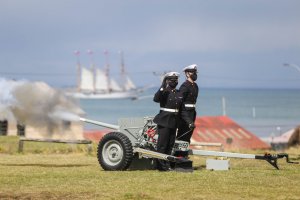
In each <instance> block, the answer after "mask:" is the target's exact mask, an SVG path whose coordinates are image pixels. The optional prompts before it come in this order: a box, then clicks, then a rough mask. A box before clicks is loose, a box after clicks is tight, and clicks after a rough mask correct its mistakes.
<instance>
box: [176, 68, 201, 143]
mask: <svg viewBox="0 0 300 200" xmlns="http://www.w3.org/2000/svg"><path fill="white" fill-rule="evenodd" d="M183 71H184V73H185V76H186V81H185V82H184V83H182V85H181V86H180V88H179V91H180V93H181V95H182V97H183V103H182V107H181V112H180V122H179V127H178V132H177V139H178V140H182V141H186V142H188V143H190V142H191V137H192V134H193V131H194V129H195V120H196V114H197V113H196V102H197V97H198V90H199V89H198V85H197V83H196V82H195V81H196V80H197V65H196V64H192V65H189V66H187V67H185V68H184V69H183Z"/></svg>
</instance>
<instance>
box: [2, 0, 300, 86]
mask: <svg viewBox="0 0 300 200" xmlns="http://www.w3.org/2000/svg"><path fill="white" fill-rule="evenodd" d="M299 10H300V1H299V0H206V1H204V0H151V1H150V0H118V1H117V0H106V1H104V0H89V1H83V0H51V1H50V0H48V1H46V0H0V76H1V77H5V78H15V79H28V80H32V81H37V80H40V81H45V82H46V83H48V84H50V85H52V86H55V87H65V86H72V85H73V86H74V85H75V84H76V57H75V55H74V54H73V52H74V51H75V50H79V51H80V52H81V55H80V61H81V64H82V65H87V66H88V65H89V64H90V60H91V57H90V56H89V55H88V54H87V50H88V49H91V50H92V51H93V52H94V54H93V60H94V63H95V64H96V65H97V66H98V67H99V68H102V67H103V66H104V63H105V59H104V58H105V57H104V54H103V51H104V50H105V49H107V50H108V51H109V62H110V65H111V67H112V69H111V70H112V75H113V76H116V75H117V72H118V70H119V68H120V58H119V53H118V52H119V51H120V50H122V51H124V55H125V65H126V70H127V71H128V73H129V74H130V76H131V78H132V79H133V81H134V82H135V83H136V85H138V86H145V85H149V84H153V83H154V84H155V85H159V84H160V83H159V79H158V78H157V77H155V76H154V75H153V72H154V71H158V72H162V71H169V70H172V71H181V69H182V68H183V67H184V66H186V65H189V64H193V63H196V64H198V65H199V80H198V83H199V84H200V86H201V87H247V88H300V71H297V70H296V69H295V68H292V67H283V63H285V62H288V63H294V64H297V65H300V12H299ZM181 80H184V77H183V76H181Z"/></svg>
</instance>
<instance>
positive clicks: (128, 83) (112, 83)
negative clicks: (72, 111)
mask: <svg viewBox="0 0 300 200" xmlns="http://www.w3.org/2000/svg"><path fill="white" fill-rule="evenodd" d="M88 53H89V54H90V55H91V54H92V52H91V51H88ZM79 54H80V52H78V51H77V52H75V55H77V72H78V80H77V82H78V83H77V91H76V92H71V93H67V95H70V96H72V97H74V98H78V99H122V98H129V99H136V98H137V96H138V92H139V90H138V89H137V87H136V86H135V84H134V83H133V82H132V80H131V79H130V78H129V76H128V74H127V73H126V71H125V65H124V59H123V53H122V52H120V54H121V74H120V81H121V83H122V84H121V86H120V84H119V83H118V82H117V81H116V80H115V79H114V78H112V77H111V76H110V74H109V71H110V67H109V64H108V58H107V54H108V53H107V52H105V55H106V60H107V61H106V67H105V70H102V69H99V68H97V67H95V65H94V64H93V62H92V67H91V69H88V68H87V67H84V66H81V65H80V61H79Z"/></svg>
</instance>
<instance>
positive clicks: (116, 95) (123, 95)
mask: <svg viewBox="0 0 300 200" xmlns="http://www.w3.org/2000/svg"><path fill="white" fill-rule="evenodd" d="M67 95H68V96H71V97H74V98H76V99H136V98H137V97H138V95H137V93H136V92H134V91H126V92H111V93H80V92H74V93H67Z"/></svg>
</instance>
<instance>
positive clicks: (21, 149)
mask: <svg viewBox="0 0 300 200" xmlns="http://www.w3.org/2000/svg"><path fill="white" fill-rule="evenodd" d="M23 146H24V141H23V140H22V139H20V140H19V148H18V152H19V153H22V152H23Z"/></svg>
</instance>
